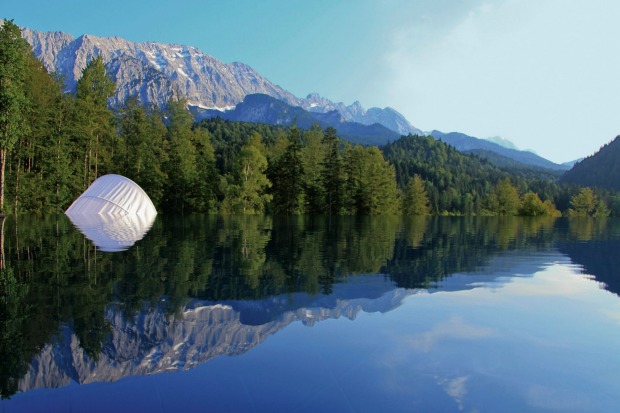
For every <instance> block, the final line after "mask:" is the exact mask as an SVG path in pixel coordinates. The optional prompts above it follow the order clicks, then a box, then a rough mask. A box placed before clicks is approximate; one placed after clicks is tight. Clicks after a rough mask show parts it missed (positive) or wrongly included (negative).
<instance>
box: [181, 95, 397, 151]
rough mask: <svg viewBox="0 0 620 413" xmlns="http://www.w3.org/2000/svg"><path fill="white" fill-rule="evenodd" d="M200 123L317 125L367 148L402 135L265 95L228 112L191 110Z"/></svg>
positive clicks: (248, 97) (333, 113)
mask: <svg viewBox="0 0 620 413" xmlns="http://www.w3.org/2000/svg"><path fill="white" fill-rule="evenodd" d="M192 110H193V111H195V112H196V117H197V118H198V119H205V118H214V117H220V118H222V119H225V120H232V121H240V122H255V123H268V124H271V125H286V126H291V125H293V124H295V125H297V126H298V127H300V128H302V129H310V128H311V127H312V125H313V124H318V125H320V126H321V128H323V129H325V128H327V127H328V126H331V127H334V128H336V129H337V130H338V135H339V136H340V137H342V138H344V139H347V140H349V141H351V142H354V143H360V144H364V145H383V144H386V143H388V142H390V141H393V140H396V139H398V138H400V135H399V134H398V133H396V132H394V131H392V130H390V129H388V128H386V127H385V126H383V125H380V124H378V123H375V124H372V125H363V124H361V123H357V122H348V121H346V120H345V119H344V118H343V117H342V116H341V115H340V114H339V113H338V111H336V110H333V111H331V112H328V113H320V112H308V111H306V110H304V109H303V108H301V107H296V106H291V105H289V104H288V103H286V102H284V101H281V100H278V99H276V98H273V97H271V96H268V95H264V94H253V95H248V96H246V97H245V99H244V100H243V102H241V103H239V104H238V105H237V106H236V107H235V108H234V109H231V110H227V111H218V110H212V109H210V110H201V109H200V108H196V107H194V108H192Z"/></svg>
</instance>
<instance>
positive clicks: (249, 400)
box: [0, 216, 620, 413]
mask: <svg viewBox="0 0 620 413" xmlns="http://www.w3.org/2000/svg"><path fill="white" fill-rule="evenodd" d="M89 225H90V226H89V227H88V228H85V227H84V226H83V225H82V226H80V228H79V229H78V228H76V227H74V226H73V225H72V223H71V222H70V221H69V220H68V219H67V218H66V217H64V216H54V217H47V218H35V217H20V218H19V219H18V220H15V219H14V218H7V220H5V222H4V225H3V228H2V229H3V231H2V234H3V237H2V242H1V243H0V252H1V256H0V266H1V270H0V293H1V294H0V333H1V335H0V338H1V344H0V386H1V388H0V390H1V392H2V393H1V394H2V396H3V399H2V400H0V412H7V413H8V412H69V411H70V412H138V411H145V412H147V411H148V412H177V411H179V412H181V411H182V412H280V411H281V412H616V411H617V409H618V406H619V405H620V352H619V351H618V349H619V348H620V300H619V297H618V293H620V221H618V220H614V219H608V220H599V221H593V220H574V221H569V220H565V219H558V220H533V219H530V220H526V219H491V218H489V219H482V218H479V219H473V218H420V219H405V218H373V219H340V220H331V221H329V220H326V219H307V218H306V219H304V218H288V219H276V218H269V217H209V216H192V217H184V218H180V217H169V216H160V217H158V218H157V220H156V221H155V222H154V224H153V226H152V227H151V228H150V230H148V228H144V227H143V225H142V224H139V225H136V226H135V227H132V224H131V223H127V222H124V223H122V225H120V224H119V225H114V223H109V222H106V223H105V224H102V225H95V224H92V223H90V224H89ZM141 225H142V226H141ZM110 228H112V229H110ZM147 230H148V231H147ZM142 237H143V238H142ZM139 238H142V239H139ZM108 251H116V252H108Z"/></svg>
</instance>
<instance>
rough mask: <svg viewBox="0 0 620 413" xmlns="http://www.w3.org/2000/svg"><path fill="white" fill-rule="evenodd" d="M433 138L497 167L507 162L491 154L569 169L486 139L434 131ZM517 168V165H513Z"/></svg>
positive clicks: (530, 153) (545, 167) (535, 165)
mask: <svg viewBox="0 0 620 413" xmlns="http://www.w3.org/2000/svg"><path fill="white" fill-rule="evenodd" d="M430 135H431V136H432V137H434V138H435V139H437V140H441V141H443V142H445V143H447V144H448V145H450V146H453V147H454V148H455V149H456V150H457V151H459V152H463V153H468V152H473V153H476V154H477V155H479V156H481V157H483V158H487V159H488V160H489V162H492V163H495V164H496V165H497V166H506V165H505V162H504V161H502V160H501V159H500V158H498V157H495V156H487V155H486V154H487V153H489V152H491V153H495V154H498V155H500V156H501V157H502V158H508V159H512V160H513V161H516V162H518V163H519V164H523V165H527V166H530V167H535V168H543V169H550V170H556V171H564V170H567V169H568V168H569V167H567V166H566V165H559V164H556V163H554V162H551V161H550V160H548V159H545V158H543V157H541V156H538V155H536V154H535V153H533V152H529V151H520V150H516V149H509V148H505V147H503V146H501V145H498V144H497V143H493V142H490V141H488V140H486V139H479V138H475V137H473V136H469V135H465V134H464V133H459V132H450V133H443V132H440V131H437V130H434V131H432V132H431V133H430ZM512 166H517V165H512Z"/></svg>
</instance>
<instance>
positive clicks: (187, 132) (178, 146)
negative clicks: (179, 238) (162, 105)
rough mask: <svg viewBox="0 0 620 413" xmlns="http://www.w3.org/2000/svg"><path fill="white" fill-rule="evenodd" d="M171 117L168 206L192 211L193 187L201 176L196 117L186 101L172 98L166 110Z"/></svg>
mask: <svg viewBox="0 0 620 413" xmlns="http://www.w3.org/2000/svg"><path fill="white" fill-rule="evenodd" d="M166 116H167V118H168V122H169V123H168V133H167V136H166V142H167V146H168V160H167V162H166V167H165V171H166V174H167V175H168V185H167V188H166V200H165V202H166V209H167V210H169V211H173V212H180V213H185V212H191V206H192V203H193V200H192V196H193V192H192V191H193V187H194V185H195V184H196V181H197V179H198V170H197V163H196V160H197V155H196V147H195V146H194V145H193V143H192V138H193V131H192V124H193V117H192V114H191V112H190V111H189V110H188V109H187V105H186V101H185V100H171V101H170V102H168V109H167V112H166Z"/></svg>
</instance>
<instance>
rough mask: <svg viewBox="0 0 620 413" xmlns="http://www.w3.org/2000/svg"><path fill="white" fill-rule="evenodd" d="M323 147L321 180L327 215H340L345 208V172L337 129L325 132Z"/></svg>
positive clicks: (330, 128) (328, 129) (329, 129)
mask: <svg viewBox="0 0 620 413" xmlns="http://www.w3.org/2000/svg"><path fill="white" fill-rule="evenodd" d="M323 145H325V151H326V154H325V160H324V161H323V170H322V171H321V180H322V183H323V190H324V193H325V203H326V206H327V215H330V216H331V215H338V214H340V212H341V211H342V209H343V207H344V200H343V198H344V193H343V190H344V171H343V165H342V156H341V154H340V142H339V139H338V136H337V135H336V129H334V128H332V127H329V128H327V129H326V130H325V135H324V136H323Z"/></svg>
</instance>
